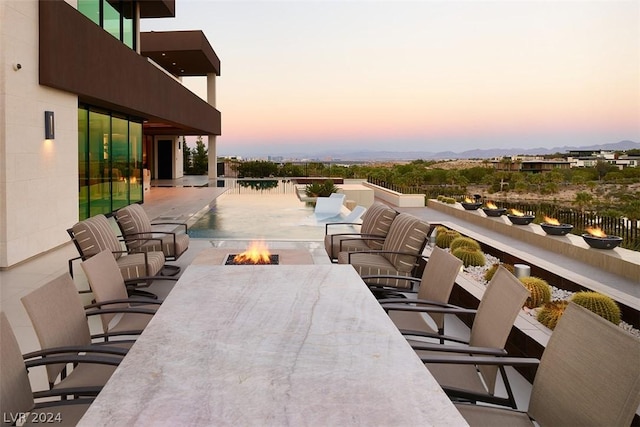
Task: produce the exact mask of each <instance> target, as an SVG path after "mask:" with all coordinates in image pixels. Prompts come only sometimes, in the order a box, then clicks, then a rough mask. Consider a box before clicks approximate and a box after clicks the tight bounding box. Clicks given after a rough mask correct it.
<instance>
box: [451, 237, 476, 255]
mask: <svg viewBox="0 0 640 427" xmlns="http://www.w3.org/2000/svg"><path fill="white" fill-rule="evenodd" d="M461 247H465V248H470V249H475V250H476V251H479V250H480V249H481V248H480V243H478V241H477V240H473V239H472V238H471V237H464V236H460V237H456V238H455V239H453V241H452V242H451V244H450V245H449V248H450V249H451V250H452V251H454V250H456V249H458V248H461Z"/></svg>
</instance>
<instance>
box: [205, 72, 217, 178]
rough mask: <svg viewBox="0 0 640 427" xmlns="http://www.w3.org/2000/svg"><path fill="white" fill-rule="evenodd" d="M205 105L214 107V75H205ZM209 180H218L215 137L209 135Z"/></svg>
mask: <svg viewBox="0 0 640 427" xmlns="http://www.w3.org/2000/svg"><path fill="white" fill-rule="evenodd" d="M207 103H208V104H209V105H211V106H212V107H214V108H215V106H216V75H215V73H210V74H207ZM208 139H209V173H208V175H209V179H217V178H218V156H217V152H216V151H217V150H216V135H209V138H208Z"/></svg>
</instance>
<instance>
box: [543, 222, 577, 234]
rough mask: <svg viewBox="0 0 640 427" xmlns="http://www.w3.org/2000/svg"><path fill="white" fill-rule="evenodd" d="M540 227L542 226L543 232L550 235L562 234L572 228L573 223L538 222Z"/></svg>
mask: <svg viewBox="0 0 640 427" xmlns="http://www.w3.org/2000/svg"><path fill="white" fill-rule="evenodd" d="M540 227H542V229H543V230H544V232H545V233H547V234H549V235H551V236H564V235H565V234H567V233H569V232H570V231H571V230H573V225H571V224H548V223H546V222H542V223H540Z"/></svg>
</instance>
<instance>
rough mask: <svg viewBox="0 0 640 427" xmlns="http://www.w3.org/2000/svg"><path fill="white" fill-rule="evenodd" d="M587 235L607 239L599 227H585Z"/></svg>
mask: <svg viewBox="0 0 640 427" xmlns="http://www.w3.org/2000/svg"><path fill="white" fill-rule="evenodd" d="M585 231H586V232H587V233H589V234H591V235H592V236H595V237H602V238H604V237H607V235H606V234H605V232H604V231H602V229H601V228H600V227H595V228H593V227H587V229H586V230H585Z"/></svg>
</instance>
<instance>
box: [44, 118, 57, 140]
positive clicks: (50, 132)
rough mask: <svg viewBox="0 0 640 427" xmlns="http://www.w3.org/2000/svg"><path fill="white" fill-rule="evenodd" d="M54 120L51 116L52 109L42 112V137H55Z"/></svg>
mask: <svg viewBox="0 0 640 427" xmlns="http://www.w3.org/2000/svg"><path fill="white" fill-rule="evenodd" d="M55 137H56V130H55V121H54V118H53V111H45V112H44V139H55Z"/></svg>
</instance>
